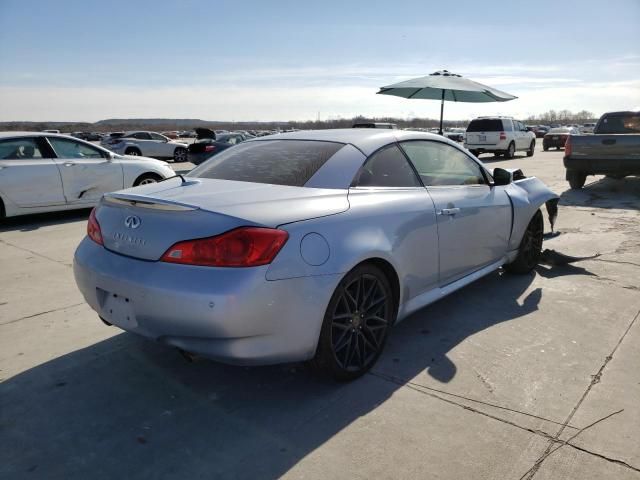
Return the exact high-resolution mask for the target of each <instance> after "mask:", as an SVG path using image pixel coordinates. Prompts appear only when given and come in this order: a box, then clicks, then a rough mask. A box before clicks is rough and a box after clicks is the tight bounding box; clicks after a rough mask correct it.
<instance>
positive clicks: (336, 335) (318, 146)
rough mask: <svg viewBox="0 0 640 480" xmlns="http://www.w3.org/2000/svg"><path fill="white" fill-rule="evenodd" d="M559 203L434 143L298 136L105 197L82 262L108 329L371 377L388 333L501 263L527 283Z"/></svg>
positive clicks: (237, 357) (392, 133) (415, 137)
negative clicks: (544, 213)
mask: <svg viewBox="0 0 640 480" xmlns="http://www.w3.org/2000/svg"><path fill="white" fill-rule="evenodd" d="M557 203H558V196H557V195H556V194H555V193H553V192H551V191H550V190H549V189H548V188H547V187H546V186H545V185H544V184H543V183H542V182H541V181H540V180H538V179H537V178H535V177H525V176H524V174H523V173H522V172H521V171H520V170H503V169H499V168H496V169H494V170H493V171H489V170H488V169H487V168H486V167H485V166H484V165H483V164H482V163H481V162H480V161H478V160H477V159H476V158H475V157H473V156H472V155H470V154H469V152H467V151H466V150H464V149H462V148H461V147H459V146H458V145H457V144H455V143H453V142H451V141H449V140H447V139H445V138H443V137H441V136H438V135H431V134H427V133H417V132H403V131H398V130H386V131H381V130H370V129H349V130H325V131H308V132H295V133H290V134H283V135H276V136H270V137H266V138H261V139H256V140H251V141H248V142H245V143H243V144H241V145H238V146H236V147H234V148H231V149H228V150H227V151H225V152H223V153H221V154H220V155H217V156H215V157H214V158H212V159H211V160H209V161H207V162H205V163H203V164H202V165H200V166H199V167H197V168H196V169H194V170H193V171H192V172H191V173H189V174H188V175H186V176H185V177H184V178H183V177H175V178H170V179H167V180H165V181H162V182H159V183H157V184H155V185H144V186H141V187H137V188H132V189H128V190H122V191H119V192H116V193H110V194H106V195H104V197H103V198H102V200H101V201H100V203H99V205H98V206H97V207H96V208H95V209H94V211H93V212H92V213H91V216H90V219H89V223H88V227H87V237H86V238H85V239H84V240H83V241H82V243H81V244H80V245H79V247H78V249H77V251H76V254H75V261H74V272H75V278H76V282H77V284H78V286H79V288H80V290H81V291H82V294H83V295H84V298H85V299H86V301H87V302H88V303H89V305H91V307H92V308H93V309H94V310H95V311H96V312H98V315H99V316H100V318H101V319H102V320H103V321H104V322H105V323H107V324H110V325H117V326H118V327H120V328H122V329H124V330H127V331H130V332H134V333H137V334H140V335H143V336H145V337H149V338H151V339H154V340H156V341H158V342H160V343H163V344H165V345H170V346H173V347H177V348H179V349H181V350H183V351H184V352H189V353H191V354H198V355H202V356H206V357H210V358H213V359H217V360H220V361H223V362H228V363H236V364H243V365H250V364H273V363H280V362H288V361H299V360H309V361H310V363H311V365H312V366H314V367H315V368H317V369H319V370H321V371H323V372H326V373H328V374H329V375H331V376H333V377H335V378H337V379H343V380H346V379H352V378H356V377H358V376H359V375H362V374H363V373H364V372H366V371H367V370H368V369H369V368H371V366H372V365H373V364H374V363H375V362H376V360H377V358H378V357H379V355H380V354H381V352H382V349H383V347H384V344H385V340H386V338H387V336H388V335H389V332H390V328H391V327H392V326H393V325H394V323H396V322H398V321H400V320H402V319H403V318H405V317H407V316H408V315H409V314H410V313H412V312H414V311H416V310H418V309H420V308H423V307H424V306H426V305H428V304H430V303H432V302H434V301H436V300H438V299H440V298H442V297H443V296H444V295H447V294H449V293H451V292H453V291H454V290H457V289H458V288H460V287H463V286H464V285H467V284H468V283H470V282H472V281H474V280H477V279H478V278H480V277H482V276H483V275H486V274H488V273H490V272H492V271H494V270H496V269H498V268H500V267H503V268H505V269H506V270H507V271H509V272H513V273H527V272H530V271H531V270H532V269H533V268H534V267H535V266H536V264H537V262H538V258H539V256H540V252H541V247H542V239H543V229H544V221H543V216H542V212H541V207H542V206H543V205H545V206H546V210H547V212H548V215H549V220H550V223H551V228H553V222H554V221H555V218H556V215H557Z"/></svg>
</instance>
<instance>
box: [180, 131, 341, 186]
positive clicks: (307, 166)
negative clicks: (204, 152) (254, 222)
mask: <svg viewBox="0 0 640 480" xmlns="http://www.w3.org/2000/svg"><path fill="white" fill-rule="evenodd" d="M343 146H344V145H343V144H341V143H333V142H318V141H311V140H265V141H252V142H246V143H241V144H239V145H236V146H234V147H232V148H229V149H227V150H225V151H224V152H222V153H220V154H218V155H216V156H214V157H213V158H211V159H209V160H207V161H206V162H204V163H203V164H202V165H200V166H199V167H197V168H194V169H193V170H192V171H191V172H190V173H189V175H188V176H189V177H195V178H215V179H220V180H236V181H240V182H253V183H270V184H274V185H288V186H291V187H302V186H304V185H305V184H306V183H307V182H308V181H309V179H310V178H311V177H312V176H313V175H314V174H315V173H316V172H317V171H318V170H319V169H320V167H322V165H324V164H325V162H326V161H327V160H329V158H331V157H332V156H333V155H334V154H335V153H336V152H337V151H338V150H340V149H341V148H342V147H343Z"/></svg>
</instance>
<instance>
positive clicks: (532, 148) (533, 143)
mask: <svg viewBox="0 0 640 480" xmlns="http://www.w3.org/2000/svg"><path fill="white" fill-rule="evenodd" d="M535 150H536V141H535V140H531V145H529V150H527V157H533V153H534V152H535Z"/></svg>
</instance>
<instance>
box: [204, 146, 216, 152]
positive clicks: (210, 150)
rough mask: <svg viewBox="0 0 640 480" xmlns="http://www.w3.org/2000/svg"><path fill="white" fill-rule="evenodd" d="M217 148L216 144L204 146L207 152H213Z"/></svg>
mask: <svg viewBox="0 0 640 480" xmlns="http://www.w3.org/2000/svg"><path fill="white" fill-rule="evenodd" d="M215 149H216V146H215V145H207V146H205V147H204V151H205V152H213V151H214V150H215Z"/></svg>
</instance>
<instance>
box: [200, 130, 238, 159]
mask: <svg viewBox="0 0 640 480" xmlns="http://www.w3.org/2000/svg"><path fill="white" fill-rule="evenodd" d="M195 131H196V134H197V137H196V141H195V142H193V143H192V144H191V145H189V153H188V161H189V162H191V163H193V164H194V165H200V164H201V163H202V162H204V161H205V160H208V159H209V158H211V157H213V156H214V155H217V154H218V153H220V152H223V151H224V150H226V149H227V148H229V147H233V146H234V145H236V144H238V143H241V142H244V141H245V140H246V139H247V138H246V136H245V135H244V134H242V133H218V134H216V132H214V131H213V130H210V129H208V128H196V129H195Z"/></svg>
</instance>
